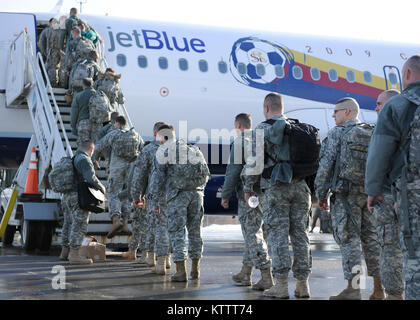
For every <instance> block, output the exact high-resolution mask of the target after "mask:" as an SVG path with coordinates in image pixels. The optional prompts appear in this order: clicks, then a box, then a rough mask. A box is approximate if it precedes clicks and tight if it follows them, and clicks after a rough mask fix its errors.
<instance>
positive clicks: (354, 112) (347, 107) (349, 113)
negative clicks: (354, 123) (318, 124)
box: [332, 98, 360, 126]
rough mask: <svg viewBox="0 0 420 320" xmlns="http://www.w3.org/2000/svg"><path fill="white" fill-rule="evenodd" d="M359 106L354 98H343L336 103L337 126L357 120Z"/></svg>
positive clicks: (334, 116) (334, 115) (335, 116)
mask: <svg viewBox="0 0 420 320" xmlns="http://www.w3.org/2000/svg"><path fill="white" fill-rule="evenodd" d="M359 110H360V107H359V104H358V103H357V101H356V100H355V99H353V98H343V99H340V100H338V101H337V102H336V104H335V108H334V114H333V116H332V117H333V118H334V119H335V124H336V125H337V126H339V125H341V124H343V123H344V122H346V121H349V120H355V119H357V117H358V116H359Z"/></svg>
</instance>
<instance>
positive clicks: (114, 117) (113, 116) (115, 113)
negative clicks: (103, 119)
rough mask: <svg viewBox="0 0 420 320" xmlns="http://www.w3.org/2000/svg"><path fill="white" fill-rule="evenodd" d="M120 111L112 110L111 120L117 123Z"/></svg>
mask: <svg viewBox="0 0 420 320" xmlns="http://www.w3.org/2000/svg"><path fill="white" fill-rule="evenodd" d="M119 115H120V114H119V113H118V112H115V111H114V112H112V113H111V121H112V122H113V123H115V122H116V121H117V118H118V117H119Z"/></svg>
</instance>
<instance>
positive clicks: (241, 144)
mask: <svg viewBox="0 0 420 320" xmlns="http://www.w3.org/2000/svg"><path fill="white" fill-rule="evenodd" d="M251 135H252V131H251V130H249V131H246V132H243V133H241V135H240V136H239V137H237V138H236V139H235V141H234V142H233V143H232V145H231V150H230V159H229V164H228V166H227V168H226V175H225V182H224V185H223V189H222V199H229V198H230V197H231V196H232V192H233V189H234V188H236V190H237V195H238V218H239V221H240V223H241V229H242V235H243V237H244V240H245V248H244V255H243V261H242V264H243V265H245V266H255V268H257V269H268V268H270V267H271V260H270V258H269V256H268V249H267V243H266V242H265V240H264V237H263V231H262V224H263V214H262V210H261V204H259V205H258V207H257V208H255V209H253V208H251V207H250V206H249V205H248V204H247V203H246V202H245V200H244V193H243V186H242V183H241V177H240V175H241V171H242V169H243V166H244V164H245V159H242V158H243V157H244V158H246V156H245V150H247V148H246V147H245V143H250V139H249V138H251ZM246 137H249V138H246ZM243 155H244V156H243ZM259 199H261V194H259Z"/></svg>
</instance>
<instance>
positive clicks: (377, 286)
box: [369, 276, 385, 300]
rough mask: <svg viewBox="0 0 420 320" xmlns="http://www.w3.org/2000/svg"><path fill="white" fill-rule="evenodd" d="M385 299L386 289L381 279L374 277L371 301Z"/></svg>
mask: <svg viewBox="0 0 420 320" xmlns="http://www.w3.org/2000/svg"><path fill="white" fill-rule="evenodd" d="M384 299H385V288H384V286H383V285H382V282H381V278H379V277H375V276H374V277H373V292H372V294H371V295H370V297H369V300H384Z"/></svg>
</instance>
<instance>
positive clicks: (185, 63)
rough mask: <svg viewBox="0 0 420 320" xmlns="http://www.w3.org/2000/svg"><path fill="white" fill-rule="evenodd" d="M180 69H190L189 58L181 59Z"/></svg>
mask: <svg viewBox="0 0 420 320" xmlns="http://www.w3.org/2000/svg"><path fill="white" fill-rule="evenodd" d="M179 69H181V70H182V71H186V70H188V61H187V59H184V58H181V59H179Z"/></svg>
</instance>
